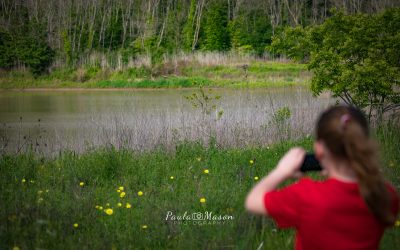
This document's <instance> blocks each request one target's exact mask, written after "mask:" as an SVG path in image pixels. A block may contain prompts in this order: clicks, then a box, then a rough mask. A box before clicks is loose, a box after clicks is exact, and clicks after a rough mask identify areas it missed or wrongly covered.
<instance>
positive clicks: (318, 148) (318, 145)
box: [314, 141, 325, 161]
mask: <svg viewBox="0 0 400 250" xmlns="http://www.w3.org/2000/svg"><path fill="white" fill-rule="evenodd" d="M314 154H315V157H316V158H317V159H318V161H321V160H322V159H323V158H324V156H325V148H324V144H323V143H322V142H321V141H315V142H314Z"/></svg>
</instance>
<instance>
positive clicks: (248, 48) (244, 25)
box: [229, 9, 272, 55]
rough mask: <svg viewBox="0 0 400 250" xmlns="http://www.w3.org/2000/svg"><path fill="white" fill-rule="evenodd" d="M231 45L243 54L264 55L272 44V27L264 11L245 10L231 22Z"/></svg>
mask: <svg viewBox="0 0 400 250" xmlns="http://www.w3.org/2000/svg"><path fill="white" fill-rule="evenodd" d="M229 31H230V34H231V44H232V48H233V49H234V50H237V51H238V52H240V53H243V54H250V53H253V54H257V55H262V54H263V53H264V51H265V46H266V45H267V44H270V43H271V36H272V27H271V25H270V22H269V19H268V17H267V16H266V15H263V14H262V10H259V9H257V10H253V9H250V10H247V11H245V10H243V11H242V12H241V13H238V15H237V16H236V17H235V19H233V20H232V21H230V22H229Z"/></svg>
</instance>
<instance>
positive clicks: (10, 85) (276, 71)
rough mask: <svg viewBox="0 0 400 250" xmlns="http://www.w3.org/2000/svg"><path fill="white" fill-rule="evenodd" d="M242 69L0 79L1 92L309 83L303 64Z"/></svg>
mask: <svg viewBox="0 0 400 250" xmlns="http://www.w3.org/2000/svg"><path fill="white" fill-rule="evenodd" d="M241 66H242V65H217V66H201V65H196V64H189V65H184V66H179V67H177V68H173V67H172V68H171V65H168V64H166V65H158V66H157V67H154V68H152V69H151V68H147V67H144V66H142V67H137V68H128V69H125V70H120V71H118V70H111V69H100V68H96V67H86V68H79V69H57V70H55V71H53V72H52V73H51V74H49V75H43V76H39V77H36V78H35V77H34V76H32V75H31V74H30V73H29V72H28V71H11V72H4V74H2V76H1V77H0V89H24V88H185V87H198V86H200V85H203V86H210V87H233V88H240V87H277V86H291V85H307V84H309V80H310V73H309V72H307V71H306V67H305V65H304V64H296V63H280V62H253V63H250V64H249V65H248V70H247V74H246V73H245V71H244V69H243V68H242V67H241Z"/></svg>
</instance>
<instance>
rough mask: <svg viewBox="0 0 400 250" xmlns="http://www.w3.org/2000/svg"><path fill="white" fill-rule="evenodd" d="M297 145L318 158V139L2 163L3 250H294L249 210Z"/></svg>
mask: <svg viewBox="0 0 400 250" xmlns="http://www.w3.org/2000/svg"><path fill="white" fill-rule="evenodd" d="M377 136H378V138H379V140H380V141H383V140H386V141H385V142H384V143H382V146H383V150H382V151H383V158H384V159H385V160H384V163H385V166H387V167H385V169H384V170H385V174H386V176H388V178H389V179H390V180H391V181H392V182H393V183H394V184H395V185H396V187H397V188H398V187H399V185H400V179H399V177H400V172H399V170H400V168H399V162H400V158H399V157H400V154H399V148H400V145H399V144H400V140H399V139H400V133H399V132H397V130H392V129H382V130H379V131H378V132H377ZM294 145H300V146H302V147H304V148H306V149H307V150H310V149H311V147H312V141H311V139H305V140H301V141H297V142H285V143H280V144H276V145H274V146H270V147H268V148H255V149H250V148H249V149H227V150H226V149H220V148H218V147H216V146H213V145H210V146H209V147H204V146H202V145H200V144H198V143H189V142H186V143H183V144H180V145H179V146H177V147H176V152H174V153H171V152H166V151H165V150H163V149H160V150H156V151H153V152H148V153H140V154H138V153H135V152H132V151H130V150H119V151H117V150H114V149H97V150H94V151H90V152H87V153H85V154H83V155H75V154H74V153H71V152H64V153H62V154H61V155H59V156H58V157H56V158H55V159H45V158H40V157H38V156H34V155H31V154H29V153H24V154H21V155H17V156H2V157H1V161H0V172H1V173H2V174H1V177H0V178H1V179H0V190H1V192H0V203H1V204H2V205H1V209H0V222H1V223H0V248H1V249H11V248H12V247H14V246H17V247H19V248H20V249H33V248H40V249H59V248H64V249H126V248H137V249H165V248H168V249H221V248H230V249H257V247H258V246H259V245H260V244H263V247H262V248H263V249H292V248H293V231H288V230H279V229H276V227H275V224H274V223H273V222H272V221H271V220H269V219H266V218H262V217H260V216H252V215H249V214H248V213H246V212H245V211H244V207H243V203H244V198H245V195H246V194H247V192H248V191H249V190H250V188H251V187H252V186H253V185H254V184H255V182H256V181H257V180H256V179H257V178H256V177H259V178H261V177H262V176H263V175H265V174H266V173H267V172H268V171H270V170H271V169H272V168H273V167H274V166H275V165H276V163H277V162H278V160H279V158H280V157H281V156H282V154H283V153H284V152H286V150H288V149H289V148H290V147H292V146H294ZM206 170H207V171H206ZM121 187H123V190H121V189H122V188H121ZM118 190H119V191H118ZM123 192H124V194H125V195H123ZM122 196H123V197H122ZM203 198H204V200H202V199H203ZM201 201H204V202H201ZM119 203H120V204H119ZM128 204H129V205H131V207H130V206H129V205H128ZM127 205H128V206H127ZM169 211H171V213H173V214H175V215H183V214H184V213H185V211H187V213H189V214H192V213H197V212H202V213H205V212H212V213H213V215H222V216H223V215H228V216H233V217H232V219H231V220H226V221H220V222H217V223H216V224H212V223H211V222H210V223H211V224H202V225H198V224H193V221H192V222H189V223H188V224H176V223H174V222H173V221H171V220H165V218H166V216H167V214H168V213H169ZM111 212H112V214H111ZM107 213H108V214H107ZM399 244H400V228H399V227H396V228H393V229H390V230H388V231H387V232H386V233H385V236H384V239H383V241H382V244H381V246H382V249H394V248H396V247H395V246H396V245H397V246H398V245H399Z"/></svg>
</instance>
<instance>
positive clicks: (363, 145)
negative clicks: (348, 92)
mask: <svg viewBox="0 0 400 250" xmlns="http://www.w3.org/2000/svg"><path fill="white" fill-rule="evenodd" d="M317 139H318V140H322V141H324V143H325V144H326V146H327V147H328V149H329V151H330V152H331V153H332V154H333V155H335V157H338V158H342V159H346V160H348V161H349V162H350V166H351V168H352V170H353V171H354V172H355V174H356V175H357V178H358V182H359V189H360V194H361V196H362V198H363V199H364V201H365V203H366V204H367V206H368V208H369V209H370V211H371V212H372V213H373V214H374V215H375V216H376V218H378V219H379V221H381V222H382V223H383V224H385V225H392V224H393V223H394V221H395V217H394V215H393V214H392V212H391V209H390V208H391V195H390V193H389V190H388V188H387V187H386V184H385V181H384V178H383V176H382V173H381V171H380V166H379V160H378V155H377V153H378V149H377V146H376V144H375V142H374V141H373V140H371V139H370V137H369V134H368V125H367V121H366V119H365V117H364V116H363V114H362V113H361V112H360V111H359V110H358V109H356V108H353V107H346V106H335V107H333V108H331V109H329V110H328V111H326V112H324V113H323V114H322V115H321V117H320V119H319V121H318V125H317Z"/></svg>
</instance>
